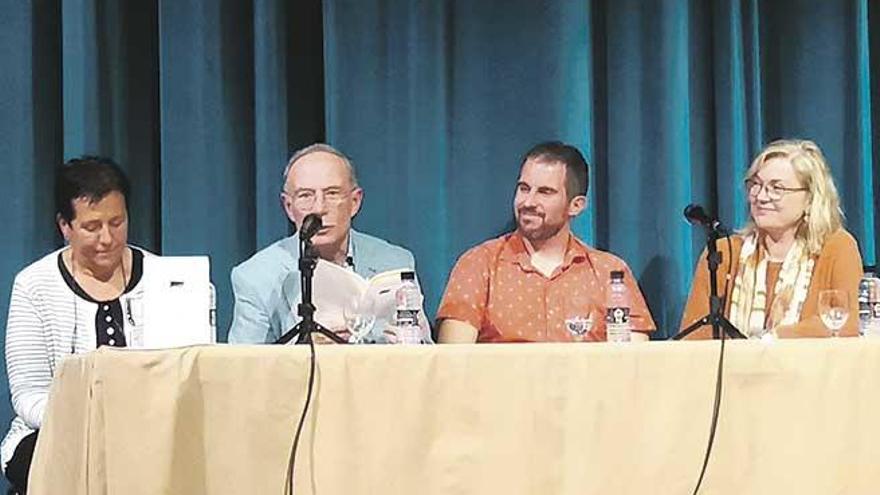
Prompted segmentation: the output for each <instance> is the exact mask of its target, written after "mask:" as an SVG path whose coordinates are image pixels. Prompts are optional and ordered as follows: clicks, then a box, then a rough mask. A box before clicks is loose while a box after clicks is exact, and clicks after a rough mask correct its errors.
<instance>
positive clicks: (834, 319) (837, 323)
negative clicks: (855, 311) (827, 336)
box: [819, 289, 849, 337]
mask: <svg viewBox="0 0 880 495" xmlns="http://www.w3.org/2000/svg"><path fill="white" fill-rule="evenodd" d="M819 316H820V317H821V318H822V323H824V324H825V326H826V327H827V328H828V330H829V331H830V332H831V336H832V337H837V334H838V333H840V329H841V328H843V325H844V324H846V320H847V318H849V295H848V294H847V293H846V292H844V291H842V290H839V289H829V290H823V291H821V292H819Z"/></svg>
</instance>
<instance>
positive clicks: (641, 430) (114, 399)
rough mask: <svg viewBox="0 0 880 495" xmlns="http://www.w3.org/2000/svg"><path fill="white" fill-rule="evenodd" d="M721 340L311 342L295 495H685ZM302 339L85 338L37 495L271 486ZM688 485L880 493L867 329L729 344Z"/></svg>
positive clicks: (293, 401)
mask: <svg viewBox="0 0 880 495" xmlns="http://www.w3.org/2000/svg"><path fill="white" fill-rule="evenodd" d="M719 345H720V343H719V342H711V341H704V342H675V343H673V342H654V343H646V344H633V345H627V344H531V345H523V344H511V345H447V346H439V345H438V346H318V347H317V369H318V372H317V379H316V384H315V396H314V401H313V403H312V408H311V410H310V412H309V415H308V417H307V420H306V423H305V428H304V431H303V437H302V440H301V444H300V447H299V454H298V457H297V463H296V474H295V479H296V493H298V494H318V495H325V494H361V493H363V494H380V493H381V494H407V495H411V494H437V495H440V494H443V495H450V494H502V493H503V494H505V495H510V494H534V495H545V494H578V495H581V494H630V493H632V494H666V493H669V494H690V493H691V492H692V491H693V487H694V485H695V483H696V480H697V476H698V474H699V469H700V466H701V464H702V461H703V456H704V452H705V448H706V442H707V438H708V434H709V426H710V419H711V415H712V406H713V397H714V391H715V378H716V376H715V375H716V366H717V362H718V353H719ZM308 351H309V350H308V348H307V347H302V346H297V347H292V346H288V347H282V346H229V345H216V346H210V347H190V348H182V349H174V350H165V351H134V350H116V349H101V350H98V351H96V352H94V353H91V354H87V355H80V356H74V357H71V358H69V359H67V360H66V361H65V362H64V363H63V365H62V366H61V367H60V370H59V372H58V375H57V377H56V379H55V382H54V383H53V387H52V391H51V395H50V399H49V404H48V409H47V413H46V419H45V422H44V425H43V428H42V430H41V432H40V437H39V441H38V444H37V449H36V454H35V458H34V464H33V466H32V470H31V481H30V487H31V490H30V493H32V494H36V495H40V494H60V493H64V494H126V495H129V494H151V495H153V494H187V495H194V494H202V493H204V494H249V495H250V494H259V495H263V494H282V493H284V485H285V477H286V470H287V462H288V455H289V452H290V449H291V445H292V442H293V436H294V431H295V427H296V422H297V420H298V418H299V414H300V411H301V409H302V406H303V402H304V399H305V392H306V385H307V376H308V368H309V352H308ZM724 370H725V371H724V382H723V383H724V389H723V390H724V391H723V400H722V405H721V413H720V418H719V422H718V430H717V436H716V438H715V446H714V451H713V453H712V457H711V460H710V463H709V466H708V469H707V472H706V478H705V480H704V482H703V489H702V490H701V493H704V494H822V495H827V494H834V493H845V494H862V493H865V494H867V493H878V491H880V340H871V339H824V340H822V339H820V340H812V339H811V340H790V341H779V342H772V343H764V342H755V341H738V342H728V343H727V350H726V355H725V362H724Z"/></svg>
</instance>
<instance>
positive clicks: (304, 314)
mask: <svg viewBox="0 0 880 495" xmlns="http://www.w3.org/2000/svg"><path fill="white" fill-rule="evenodd" d="M317 265H318V253H317V251H316V250H315V248H314V246H312V241H311V240H303V239H302V238H300V240H299V286H300V295H301V297H300V303H299V304H298V305H297V314H298V315H299V317H300V321H299V323H297V324H296V325H294V327H293V328H291V329H290V330H288V331H287V332H286V333H285V334H284V335H282V336H281V338H279V339H278V340H276V341H275V343H276V344H286V343H288V342H290V341H291V340H293V338H294V337H296V338H297V339H296V343H297V344H308V343H310V342H311V341H312V333H319V334H321V335H323V336H325V337H327V338H328V339H330V340H332V341H333V342H336V343H337V344H347V343H348V341H346V340H345V339H343V338H342V337H340V336H339V335H336V333H334V332H331V331H330V330H327V329H326V328H324V326H323V325H321V324H320V323H318V322H316V321H315V305H314V303H313V302H312V278H313V277H314V275H315V267H316V266H317Z"/></svg>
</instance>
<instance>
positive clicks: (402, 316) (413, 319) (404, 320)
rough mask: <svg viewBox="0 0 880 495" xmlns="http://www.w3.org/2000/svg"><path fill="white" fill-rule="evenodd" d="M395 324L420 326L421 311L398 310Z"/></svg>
mask: <svg viewBox="0 0 880 495" xmlns="http://www.w3.org/2000/svg"><path fill="white" fill-rule="evenodd" d="M395 322H396V323H397V325H398V326H411V325H414V326H418V325H419V310H417V309H398V310H397V318H396V319H395Z"/></svg>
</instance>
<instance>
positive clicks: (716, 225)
mask: <svg viewBox="0 0 880 495" xmlns="http://www.w3.org/2000/svg"><path fill="white" fill-rule="evenodd" d="M684 218H686V219H687V221H688V222H690V223H691V224H693V225H702V226H703V227H706V228H707V229H709V230H710V231H712V232H715V233H716V234H718V235H719V236H722V237H724V236H727V235H730V231H729V230H727V228H726V227H725V226H724V224H722V223H721V221H720V220H718V219H717V218H715V217H714V216H713V215H710V214H708V213H706V210H704V209H703V207H702V206H700V205H698V204H694V203H691V204H689V205H687V206H686V207H685V209H684Z"/></svg>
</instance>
